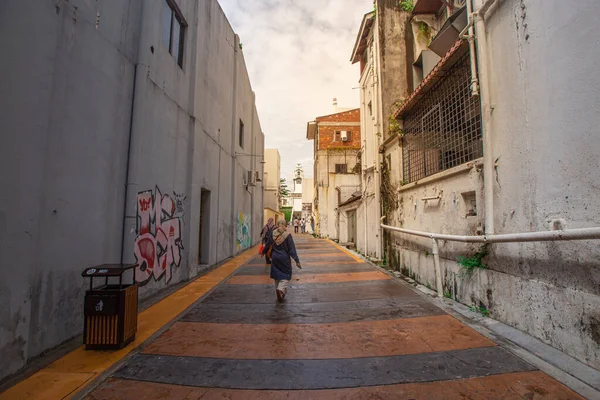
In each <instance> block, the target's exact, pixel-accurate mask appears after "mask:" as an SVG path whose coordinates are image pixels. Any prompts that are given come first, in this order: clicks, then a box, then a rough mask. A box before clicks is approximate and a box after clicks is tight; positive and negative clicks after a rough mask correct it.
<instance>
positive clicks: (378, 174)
mask: <svg viewBox="0 0 600 400" xmlns="http://www.w3.org/2000/svg"><path fill="white" fill-rule="evenodd" d="M380 22H381V21H380ZM378 24H379V22H378ZM376 33H377V41H376V42H375V46H377V50H376V51H375V52H374V53H375V54H376V55H377V58H375V57H373V58H374V61H373V62H374V63H376V65H375V67H376V72H377V74H376V75H375V77H374V78H375V80H374V82H373V84H374V86H375V87H376V88H377V95H376V96H375V97H374V99H375V100H376V101H377V108H376V109H377V119H378V120H377V124H376V125H375V126H376V129H377V131H378V132H379V133H381V136H383V134H384V132H383V130H384V124H383V91H382V88H381V62H380V60H379V57H381V53H380V51H381V49H380V48H379V42H380V40H381V38H380V37H379V29H378V28H377V29H376ZM380 130H381V132H380ZM375 142H376V145H375V149H374V150H375V207H377V217H376V218H377V220H378V219H379V218H380V217H381V211H382V210H381V163H382V154H380V153H379V146H380V145H381V143H380V142H381V137H380V136H377V135H376V136H375ZM377 234H378V236H379V238H378V240H377V241H376V242H375V258H377V259H378V260H381V249H382V240H383V237H382V234H381V229H378V230H377Z"/></svg>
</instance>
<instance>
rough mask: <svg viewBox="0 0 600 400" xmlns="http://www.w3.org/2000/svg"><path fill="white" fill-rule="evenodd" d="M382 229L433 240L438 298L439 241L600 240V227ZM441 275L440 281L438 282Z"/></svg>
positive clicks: (390, 227)
mask: <svg viewBox="0 0 600 400" xmlns="http://www.w3.org/2000/svg"><path fill="white" fill-rule="evenodd" d="M381 228H383V229H387V230H389V231H392V232H399V233H405V234H408V235H413V236H420V237H425V238H431V239H433V241H434V243H433V246H432V253H433V256H434V266H435V273H436V285H437V292H438V296H440V297H441V296H443V295H444V288H443V286H442V281H441V276H442V273H441V269H440V261H439V246H438V241H439V240H448V241H450V242H461V243H522V242H554V241H568V240H598V239H600V227H594V228H581V229H568V230H556V231H542V232H524V233H509V234H502V235H483V236H464V235H447V234H441V233H431V232H424V231H415V230H412V229H404V228H397V227H395V226H389V225H384V224H381ZM438 275H439V280H438Z"/></svg>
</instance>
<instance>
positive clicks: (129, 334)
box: [81, 264, 138, 350]
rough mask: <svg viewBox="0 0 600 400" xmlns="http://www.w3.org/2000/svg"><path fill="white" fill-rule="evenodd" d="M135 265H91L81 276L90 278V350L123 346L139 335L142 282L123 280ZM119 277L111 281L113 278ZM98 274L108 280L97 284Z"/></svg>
mask: <svg viewBox="0 0 600 400" xmlns="http://www.w3.org/2000/svg"><path fill="white" fill-rule="evenodd" d="M134 267H135V264H133V265H123V264H106V265H100V266H97V267H93V268H87V269H85V270H84V271H83V272H82V273H81V276H83V277H85V278H90V289H89V290H88V291H87V292H86V293H85V301H84V318H85V323H84V328H83V343H84V344H85V349H86V350H119V349H122V348H123V347H125V346H126V345H128V344H129V343H131V342H132V341H133V339H134V338H135V333H136V332H137V323H138V285H137V284H136V283H135V277H134V276H135V275H134V271H132V276H133V277H134V278H133V283H131V284H123V273H124V272H125V271H127V270H130V269H132V268H134ZM117 277H118V278H119V283H118V284H109V281H108V279H109V278H117ZM94 278H104V284H103V285H100V286H97V287H94V286H93V282H94Z"/></svg>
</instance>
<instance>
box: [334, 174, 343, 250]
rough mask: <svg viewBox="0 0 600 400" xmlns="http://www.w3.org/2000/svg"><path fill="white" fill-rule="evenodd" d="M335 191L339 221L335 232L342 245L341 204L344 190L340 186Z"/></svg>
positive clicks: (337, 220)
mask: <svg viewBox="0 0 600 400" xmlns="http://www.w3.org/2000/svg"><path fill="white" fill-rule="evenodd" d="M335 191H336V192H337V207H336V208H335V210H336V216H337V219H336V221H335V230H336V234H337V239H338V242H340V243H341V241H342V238H341V235H340V204H342V189H341V188H340V187H339V186H338V187H336V188H335Z"/></svg>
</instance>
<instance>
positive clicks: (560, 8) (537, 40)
mask: <svg viewBox="0 0 600 400" xmlns="http://www.w3.org/2000/svg"><path fill="white" fill-rule="evenodd" d="M477 3H481V1H478V2H477ZM476 8H477V7H476ZM599 14H600V4H599V3H597V2H596V1H591V0H585V1H580V2H564V1H558V0H544V1H541V0H505V1H503V2H500V7H499V8H498V10H497V11H496V13H495V14H494V15H493V16H492V17H491V18H490V19H489V20H488V33H487V35H488V42H489V43H490V44H491V46H490V49H491V51H490V55H489V60H488V62H489V65H490V74H491V75H490V80H489V82H490V84H491V86H490V90H491V103H492V105H493V107H494V108H493V112H492V120H491V123H492V125H491V126H492V129H491V132H487V133H486V132H484V135H485V134H488V135H491V136H492V141H493V159H494V160H496V164H497V167H496V168H495V181H494V182H493V185H494V210H493V213H494V222H495V231H496V233H518V232H529V231H545V230H550V229H552V226H553V225H554V224H555V223H558V224H560V225H563V226H564V227H566V228H580V227H592V226H600V202H599V201H598V198H600V175H599V174H598V170H599V166H600V165H599V161H598V156H597V155H598V154H599V153H600V141H598V134H597V130H598V126H599V125H600V115H599V114H598V113H597V109H598V108H599V106H600V99H599V98H598V96H597V93H598V92H599V91H600V63H599V61H600V60H599V58H600V56H599V55H600V42H598V41H597V40H594V39H592V38H597V37H600V27H599V26H598V24H597V23H596V16H597V15H599ZM483 84H485V82H483ZM482 185H483V182H482V181H481V177H480V172H478V170H477V168H475V169H472V170H470V171H469V172H465V173H463V174H459V175H454V176H452V177H446V178H444V179H442V180H438V181H436V182H430V183H423V182H421V183H419V184H417V185H415V186H414V187H411V186H407V187H406V188H403V189H402V192H401V201H402V202H403V207H402V210H403V213H402V215H401V216H400V217H399V218H400V221H401V223H402V224H403V225H402V226H404V227H406V228H413V229H419V230H426V231H433V232H445V233H458V234H475V233H476V232H477V231H478V230H479V229H480V225H479V224H480V223H482V222H483V221H482V219H481V217H482V215H483V212H484V211H485V210H484V209H483V201H482V197H481V192H482ZM439 190H443V197H442V200H441V202H440V205H439V206H437V207H436V206H435V203H432V204H431V205H430V206H428V207H426V206H425V204H423V202H421V201H417V207H416V210H415V211H413V210H412V209H411V207H414V204H413V203H414V201H415V200H418V198H419V197H420V196H423V197H425V196H427V197H428V196H432V195H435V194H437V192H438V191H439ZM468 190H474V191H475V192H476V193H477V203H478V210H479V213H480V215H478V216H477V217H468V218H466V219H465V218H461V214H462V211H464V209H462V207H461V205H460V203H459V204H458V205H457V206H455V205H454V204H453V192H454V191H456V192H461V191H468ZM458 199H459V200H460V199H461V197H460V196H458ZM391 237H392V240H393V245H392V248H393V249H394V254H392V255H391V256H392V257H393V258H395V262H396V263H397V265H399V268H402V269H403V270H404V272H405V273H406V274H409V275H412V276H414V277H416V278H417V280H419V281H420V282H422V283H424V284H427V283H429V284H430V285H431V286H432V287H434V286H435V285H434V274H433V271H434V270H433V259H432V257H431V255H428V253H430V252H431V250H430V247H431V243H430V241H429V240H427V239H415V238H407V237H406V236H404V235H397V234H393V235H391ZM440 250H441V256H442V266H443V269H444V284H445V290H446V291H448V292H449V293H450V294H451V295H452V296H455V297H456V298H457V299H458V300H459V301H461V302H463V303H465V304H468V305H475V306H478V307H484V308H486V309H488V310H489V312H490V315H491V316H492V317H493V318H496V319H498V320H500V321H502V322H505V323H508V324H510V325H512V326H515V327H516V328H518V329H521V330H523V331H525V332H528V333H530V334H532V335H533V336H535V337H537V338H539V339H541V340H543V341H544V342H546V343H548V344H550V345H552V346H554V347H556V348H558V349H560V350H562V351H564V352H566V353H568V354H570V355H572V356H574V357H576V358H578V359H579V360H581V361H583V362H586V363H588V364H589V365H591V366H593V367H595V368H599V367H600V351H598V349H599V346H600V312H599V311H598V310H600V261H599V259H598V243H597V241H575V242H547V243H522V244H494V245H491V246H490V247H489V250H490V255H489V256H488V257H487V258H486V259H485V264H486V265H487V266H488V267H489V269H488V270H477V271H476V272H475V274H474V276H473V277H472V278H464V279H463V278H460V277H456V274H457V273H458V272H459V270H460V266H459V265H458V264H457V263H456V259H457V257H458V256H471V255H473V254H474V253H475V252H476V251H478V250H479V246H476V245H470V246H469V245H461V244H456V243H455V244H452V243H447V242H442V243H441V249H440Z"/></svg>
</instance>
